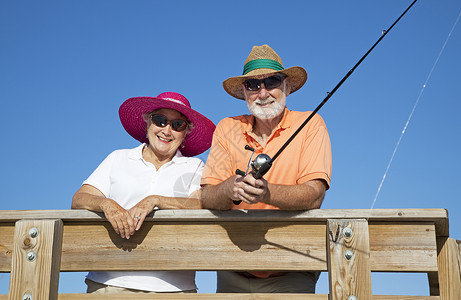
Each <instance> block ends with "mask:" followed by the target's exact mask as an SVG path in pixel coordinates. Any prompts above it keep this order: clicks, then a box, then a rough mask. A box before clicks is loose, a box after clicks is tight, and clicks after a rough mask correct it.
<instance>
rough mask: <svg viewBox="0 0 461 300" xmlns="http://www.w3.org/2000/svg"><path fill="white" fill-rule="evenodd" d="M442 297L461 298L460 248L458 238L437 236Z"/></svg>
mask: <svg viewBox="0 0 461 300" xmlns="http://www.w3.org/2000/svg"><path fill="white" fill-rule="evenodd" d="M437 248H438V250H439V252H438V257H437V261H438V265H439V289H440V299H441V300H448V299H461V281H460V279H459V278H460V271H459V265H458V254H459V248H458V244H457V243H456V240H454V239H451V238H447V237H438V238H437Z"/></svg>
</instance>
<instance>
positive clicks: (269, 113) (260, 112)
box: [247, 82, 287, 120]
mask: <svg viewBox="0 0 461 300" xmlns="http://www.w3.org/2000/svg"><path fill="white" fill-rule="evenodd" d="M285 89H286V85H285V82H284V83H283V97H282V99H281V100H280V101H277V99H275V98H274V97H269V98H267V99H264V100H261V99H256V100H255V101H253V104H251V105H250V104H249V103H248V101H247V106H248V109H249V110H250V112H251V114H252V115H253V116H255V117H256V118H258V119H261V120H268V119H273V118H275V117H277V116H279V115H280V114H281V113H282V112H283V110H284V109H285V104H286V100H287V96H286V93H285ZM270 102H273V103H272V104H269V105H268V106H266V107H262V106H261V105H264V104H266V103H270Z"/></svg>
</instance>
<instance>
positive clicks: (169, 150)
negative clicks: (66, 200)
mask: <svg viewBox="0 0 461 300" xmlns="http://www.w3.org/2000/svg"><path fill="white" fill-rule="evenodd" d="M119 115H120V120H121V122H122V124H123V127H124V128H125V130H126V131H127V132H128V133H129V134H130V135H131V136H132V137H134V138H135V139H136V140H138V141H140V142H141V143H142V144H141V145H140V146H138V147H136V148H134V149H123V150H116V151H114V152H112V153H111V154H110V155H109V156H108V157H107V158H106V159H105V160H104V161H103V162H102V163H101V164H100V165H99V166H98V168H97V169H96V170H95V171H94V172H93V174H91V176H90V177H89V178H88V179H87V180H85V181H84V182H83V185H82V186H81V188H80V189H79V190H78V191H77V192H76V193H75V195H74V196H73V199H72V208H73V209H88V210H92V211H98V212H104V215H105V216H106V218H107V220H108V221H109V222H110V223H111V225H112V227H113V228H114V230H115V232H116V233H117V234H119V235H120V236H121V237H122V238H126V239H129V238H130V236H132V235H133V234H135V232H136V231H137V230H139V229H140V228H141V225H142V223H143V221H144V219H145V217H146V215H147V214H149V213H150V212H152V211H153V210H154V209H187V208H189V209H194V208H196V209H197V208H201V202H200V179H201V176H202V170H203V166H204V164H203V162H202V161H201V160H200V159H198V158H193V157H191V156H194V155H197V154H200V153H202V152H204V151H206V150H207V149H208V148H209V147H210V145H211V138H212V134H213V131H214V129H215V125H214V124H213V123H212V122H211V121H210V120H209V119H207V118H206V117H204V116H203V115H201V114H200V113H198V112H196V111H194V110H193V109H192V108H191V106H190V104H189V101H188V100H187V99H186V98H185V97H184V96H182V95H181V94H178V93H172V92H167V93H162V94H160V95H158V96H157V97H156V98H153V97H136V98H130V99H128V100H126V101H125V102H124V103H123V104H122V105H121V106H120V109H119ZM85 282H86V283H87V285H88V290H87V291H88V292H90V293H91V292H98V293H110V292H117V293H124V292H195V291H196V286H195V272H193V271H188V272H184V271H166V272H158V271H155V272H131V271H130V272H90V273H88V276H87V278H86V280H85Z"/></svg>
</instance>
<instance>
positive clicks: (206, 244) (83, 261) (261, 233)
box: [62, 222, 326, 271]
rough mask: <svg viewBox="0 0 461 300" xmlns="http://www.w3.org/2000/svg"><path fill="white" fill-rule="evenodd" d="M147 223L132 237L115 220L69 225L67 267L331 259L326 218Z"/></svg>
mask: <svg viewBox="0 0 461 300" xmlns="http://www.w3.org/2000/svg"><path fill="white" fill-rule="evenodd" d="M144 225H145V226H143V227H142V228H141V230H140V231H139V232H137V233H136V234H135V235H134V236H132V237H131V238H130V239H129V240H126V239H122V238H120V237H119V236H118V235H116V234H115V232H114V231H113V229H112V228H111V227H110V224H105V226H100V225H99V224H94V225H93V226H84V227H83V226H80V225H78V224H72V225H67V226H65V228H64V241H65V242H64V245H63V253H62V270H64V271H85V270H88V269H90V270H117V269H119V268H124V269H128V270H130V269H131V270H155V269H157V270H187V269H189V270H268V269H269V270H286V269H289V270H312V269H317V268H320V269H325V265H326V258H325V225H324V224H303V223H295V224H290V223H284V222H274V223H264V222H240V223H238V222H222V223H220V224H214V223H205V222H200V223H196V224H184V223H178V222H170V223H166V222H162V223H159V224H155V225H154V224H153V223H147V224H144ZM83 253H84V254H85V255H84V256H82V254H83ZM268 257H271V259H267V258H268ZM236 258H238V259H236ZM114 261H117V262H118V264H117V265H115V264H113V263H112V262H114Z"/></svg>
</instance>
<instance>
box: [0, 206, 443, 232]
mask: <svg viewBox="0 0 461 300" xmlns="http://www.w3.org/2000/svg"><path fill="white" fill-rule="evenodd" d="M43 218H47V219H62V220H63V221H64V222H67V221H80V220H84V221H101V220H103V219H104V216H103V214H101V213H95V212H90V211H86V210H9V211H5V210H4V211H0V222H6V223H8V222H9V223H12V222H16V221H17V220H21V219H43ZM217 219H219V220H225V221H228V222H241V221H248V220H251V221H271V222H288V221H289V222H298V221H299V222H323V223H326V221H327V220H328V219H367V220H368V222H369V223H371V222H378V221H387V222H396V221H401V222H432V223H434V224H435V225H436V234H437V236H448V235H449V234H448V212H447V211H446V210H445V209H440V208H433V209H312V210H309V211H280V210H271V211H267V210H232V211H212V210H206V209H198V210H158V211H155V213H153V214H152V215H150V216H149V217H148V218H147V219H146V221H147V222H149V221H155V222H162V221H166V222H171V221H178V222H188V221H193V222H200V221H204V222H210V221H214V220H217Z"/></svg>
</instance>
